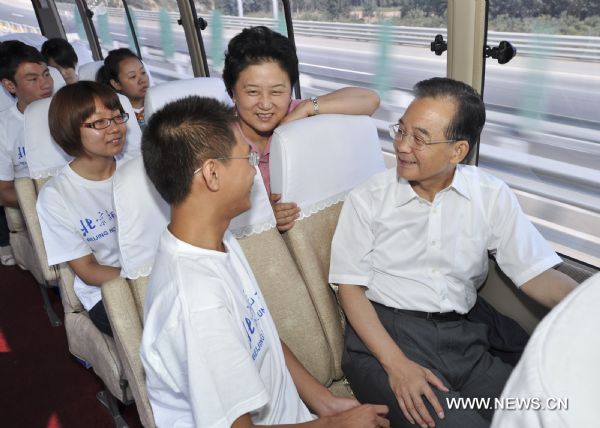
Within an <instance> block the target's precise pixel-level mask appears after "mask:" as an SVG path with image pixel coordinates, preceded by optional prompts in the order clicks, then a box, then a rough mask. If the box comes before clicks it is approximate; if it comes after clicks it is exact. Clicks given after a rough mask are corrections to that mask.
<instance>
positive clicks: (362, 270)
mask: <svg viewBox="0 0 600 428" xmlns="http://www.w3.org/2000/svg"><path fill="white" fill-rule="evenodd" d="M488 253H491V254H493V255H494V256H495V258H496V261H497V262H498V264H499V265H500V268H501V269H502V271H503V272H504V273H505V274H506V275H507V276H508V277H509V278H510V279H511V280H512V281H513V282H514V283H515V284H516V285H517V286H521V285H523V284H524V283H525V282H527V281H528V280H530V279H532V278H534V277H535V276H537V275H539V274H541V273H542V272H544V271H545V270H547V269H549V268H551V267H553V266H555V265H557V264H559V263H560V262H561V259H560V258H559V257H558V255H557V254H556V253H555V252H554V251H553V250H552V249H551V248H550V246H549V245H548V243H547V242H546V241H545V240H544V239H543V238H542V236H541V235H540V233H539V232H538V231H537V230H536V229H535V227H534V226H533V225H532V224H531V222H530V221H529V220H528V219H527V217H526V216H525V214H524V213H523V212H522V210H521V208H520V206H519V204H518V202H517V198H516V197H515V195H514V193H513V192H512V191H511V190H510V189H509V188H508V186H507V185H506V184H505V183H504V182H502V181H501V180H499V179H497V178H495V177H493V176H491V175H489V174H487V173H485V172H483V171H481V170H480V169H479V168H477V167H474V166H468V165H458V166H457V168H456V172H455V174H454V178H453V181H452V183H451V185H450V186H449V187H447V188H446V189H444V190H442V191H440V192H438V193H437V194H436V196H435V198H434V200H433V202H431V203H430V202H428V201H427V200H425V199H423V198H421V197H419V196H418V195H417V194H416V193H415V191H414V190H413V189H412V187H411V186H410V184H409V183H408V182H407V181H406V180H404V179H402V178H398V177H397V175H396V170H395V169H390V170H387V171H384V172H382V173H380V174H378V175H376V176H374V177H372V178H371V179H370V180H369V181H367V182H366V183H364V184H362V185H360V186H358V187H357V188H355V189H354V190H352V192H350V194H349V195H348V198H347V199H346V201H345V203H344V206H343V208H342V212H341V214H340V218H339V222H338V226H337V229H336V232H335V235H334V238H333V243H332V248H331V266H330V274H329V281H330V282H331V283H336V284H353V285H361V286H364V287H367V291H366V296H367V298H368V299H369V300H371V301H374V302H377V303H380V304H382V305H385V306H389V307H394V308H398V309H409V310H417V311H425V312H450V311H456V312H459V313H462V314H464V313H467V312H468V311H469V310H470V309H471V308H472V307H473V305H474V304H475V300H476V297H477V288H478V287H479V286H481V284H482V283H483V282H484V280H485V278H486V276H487V272H488Z"/></svg>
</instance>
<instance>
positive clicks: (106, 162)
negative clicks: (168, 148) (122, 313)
mask: <svg viewBox="0 0 600 428" xmlns="http://www.w3.org/2000/svg"><path fill="white" fill-rule="evenodd" d="M128 118H129V116H128V115H127V113H125V111H124V110H123V107H122V106H121V103H120V102H119V97H118V96H117V94H116V93H115V92H114V91H113V90H112V89H111V88H109V87H108V86H106V85H102V84H100V83H96V82H89V81H80V82H77V83H74V84H72V85H67V86H65V87H63V88H61V89H60V90H59V91H58V92H57V93H56V95H55V96H54V98H53V99H52V102H51V103H50V111H49V113H48V121H49V124H50V133H51V134H52V138H54V141H56V143H57V144H58V145H59V146H60V147H61V148H62V149H63V150H64V151H65V152H66V153H67V154H69V155H71V156H73V157H75V159H74V160H73V161H72V162H71V163H70V164H68V165H66V166H65V167H64V168H63V170H62V171H61V172H60V173H59V174H58V175H57V176H56V177H54V178H52V179H51V180H50V181H48V183H46V184H45V185H44V187H43V188H42V190H41V192H40V195H39V198H38V202H37V211H38V215H39V218H40V226H41V228H42V235H43V237H44V245H45V247H46V252H47V254H48V265H50V266H51V265H55V264H58V263H64V262H66V263H67V264H68V265H69V267H71V269H73V271H74V272H75V274H76V277H75V286H74V287H75V294H76V295H77V297H78V298H79V300H80V301H81V303H82V304H83V307H84V308H85V309H86V310H87V311H88V313H89V315H90V318H91V320H92V322H93V323H94V325H95V326H96V327H97V328H98V329H99V330H100V331H101V332H102V333H105V334H108V335H111V336H112V331H111V327H110V323H109V321H108V317H107V315H106V310H105V309H104V305H103V303H102V295H101V293H100V286H101V285H102V284H103V283H104V282H106V281H109V280H111V279H113V278H116V277H117V276H119V273H120V267H119V266H120V265H119V246H118V241H117V233H116V224H117V223H116V217H115V210H114V206H113V197H112V178H113V173H114V172H115V169H116V167H117V161H116V160H115V156H117V155H119V154H120V153H121V151H122V150H123V147H124V145H125V136H126V133H127V126H126V122H127V120H128Z"/></svg>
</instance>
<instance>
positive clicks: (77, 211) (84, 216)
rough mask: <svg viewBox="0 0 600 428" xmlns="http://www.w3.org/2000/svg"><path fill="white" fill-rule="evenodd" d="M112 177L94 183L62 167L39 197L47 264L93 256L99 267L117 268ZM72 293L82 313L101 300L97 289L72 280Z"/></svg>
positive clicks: (67, 166) (38, 206)
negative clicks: (73, 287)
mask: <svg viewBox="0 0 600 428" xmlns="http://www.w3.org/2000/svg"><path fill="white" fill-rule="evenodd" d="M112 190H113V185H112V177H111V178H108V179H106V180H101V181H94V180H88V179H86V178H83V177H81V176H80V175H79V174H77V173H76V172H75V171H73V170H72V169H71V166H70V165H66V166H65V167H64V168H63V169H62V171H61V172H60V173H59V174H58V175H57V176H56V177H54V178H52V179H51V180H50V181H48V182H47V183H46V184H45V185H44V187H42V190H41V192H40V194H39V197H38V201H37V212H38V216H39V218H40V226H41V228H42V236H43V238H44V246H45V247H46V253H47V255H48V265H50V266H51V265H55V264H58V263H63V262H67V261H70V260H75V259H78V258H80V257H83V256H86V255H88V254H92V253H93V254H94V257H95V258H96V261H97V262H98V263H99V264H101V265H106V266H114V267H120V264H119V244H118V240H117V233H116V232H117V218H116V214H115V209H114V204H113V196H112ZM75 294H76V295H77V297H78V298H79V300H80V301H81V303H82V304H83V307H84V308H85V309H86V310H88V311H89V310H90V309H91V308H93V307H94V305H95V304H96V303H98V302H99V301H100V300H101V299H102V295H101V293H100V287H96V286H91V285H87V284H86V283H85V282H83V281H82V280H81V279H80V278H79V277H77V276H76V277H75Z"/></svg>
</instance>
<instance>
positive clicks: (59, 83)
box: [48, 67, 67, 94]
mask: <svg viewBox="0 0 600 428" xmlns="http://www.w3.org/2000/svg"><path fill="white" fill-rule="evenodd" d="M48 71H49V72H50V76H52V80H53V81H54V85H53V87H52V94H56V92H57V91H58V90H59V89H60V88H62V87H63V86H65V85H66V84H67V82H65V79H64V78H63V77H62V74H60V71H58V69H56V68H54V67H48Z"/></svg>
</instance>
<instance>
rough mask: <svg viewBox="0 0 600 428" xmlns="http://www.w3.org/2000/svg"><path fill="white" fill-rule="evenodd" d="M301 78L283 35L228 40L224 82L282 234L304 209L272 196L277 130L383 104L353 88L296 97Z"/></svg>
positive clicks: (248, 32)
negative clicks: (288, 124)
mask: <svg viewBox="0 0 600 428" xmlns="http://www.w3.org/2000/svg"><path fill="white" fill-rule="evenodd" d="M298 77H299V71H298V57H297V56H296V50H295V48H294V45H293V44H292V42H291V41H290V40H289V39H288V38H286V37H284V36H282V35H281V34H279V33H276V32H274V31H272V30H270V29H268V28H267V27H252V28H247V29H244V30H243V31H242V32H241V33H240V34H238V35H237V36H235V37H234V38H233V39H231V41H230V42H229V45H228V47H227V52H226V53H225V66H224V68H223V81H224V82H225V87H226V88H227V92H228V93H229V95H230V96H231V98H232V99H233V102H234V103H235V107H236V110H237V114H238V116H239V118H240V122H239V123H240V129H241V131H242V133H243V135H244V137H245V139H246V141H247V143H248V144H250V146H251V147H252V150H253V151H256V152H257V153H258V154H259V169H260V172H261V175H262V178H263V180H264V183H265V187H266V188H267V193H269V194H270V196H271V201H272V203H273V211H274V213H275V217H276V219H277V227H278V229H279V230H280V231H282V232H283V231H286V230H289V229H291V228H292V227H293V225H294V221H295V220H296V218H298V216H299V212H300V209H299V208H298V207H297V205H296V204H295V203H293V202H292V203H280V202H278V200H279V198H280V196H281V195H276V194H271V187H270V182H269V153H270V146H271V137H272V135H273V131H274V130H275V128H276V127H277V126H278V125H280V124H282V123H285V122H290V121H292V120H297V119H301V118H304V117H308V116H313V115H316V114H319V113H340V114H367V115H371V114H373V113H374V112H375V110H376V109H377V107H378V106H379V96H378V95H377V94H376V93H375V92H373V91H371V90H368V89H363V88H350V87H349V88H342V89H339V90H337V91H334V92H331V93H329V94H325V95H320V96H319V97H318V98H317V97H313V98H311V99H308V100H293V99H292V88H293V85H294V84H295V83H296V82H297V81H298Z"/></svg>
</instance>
